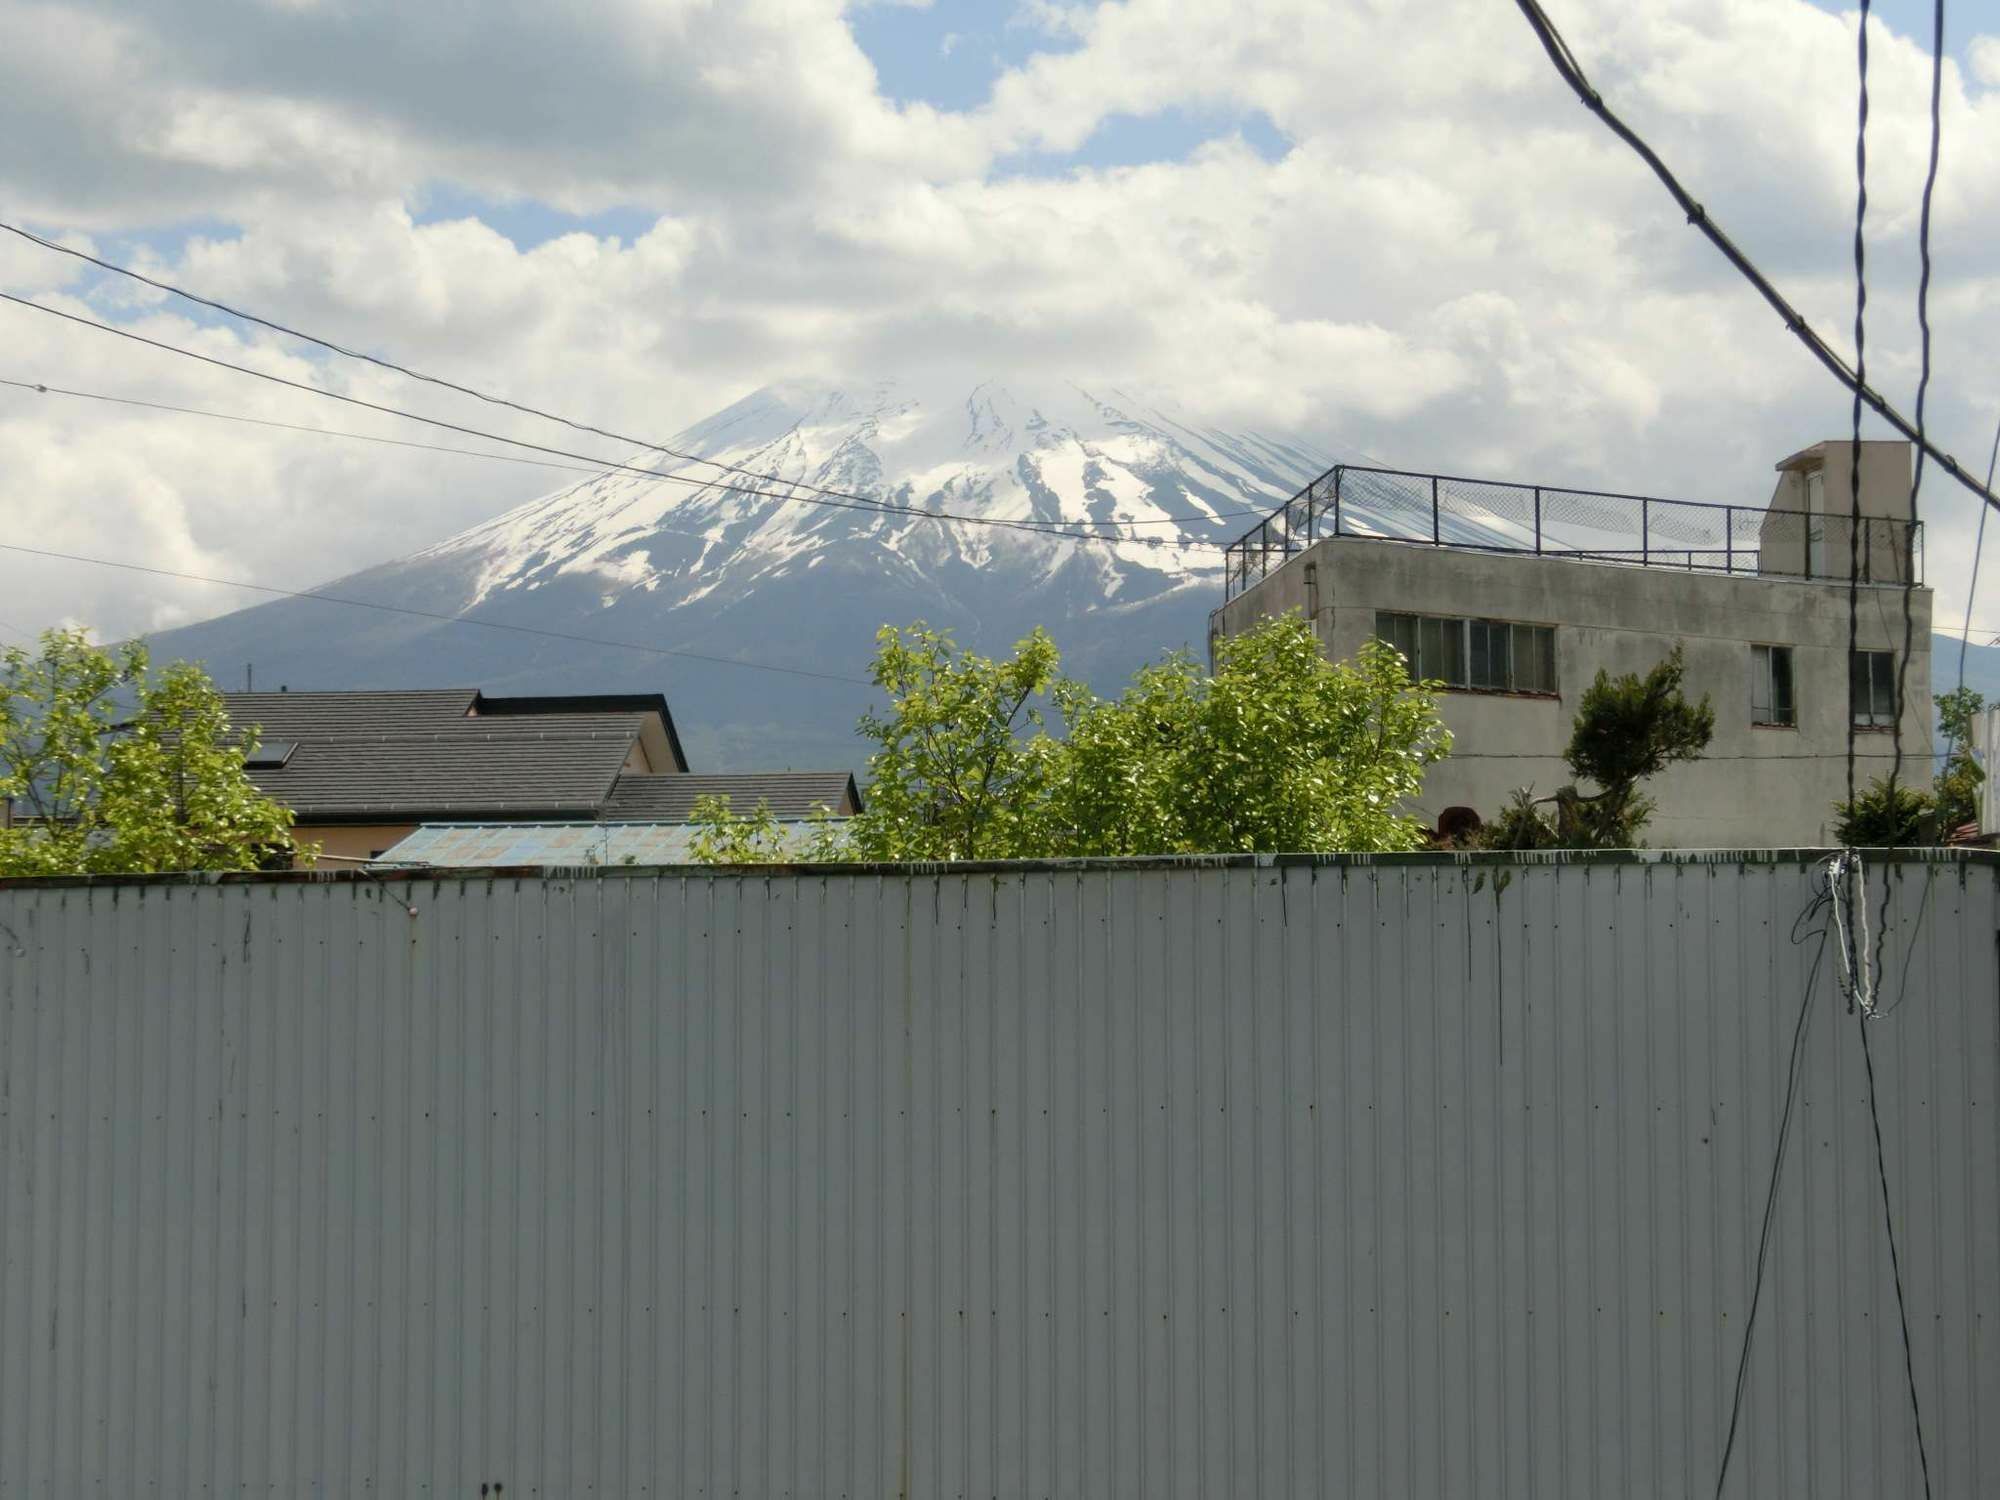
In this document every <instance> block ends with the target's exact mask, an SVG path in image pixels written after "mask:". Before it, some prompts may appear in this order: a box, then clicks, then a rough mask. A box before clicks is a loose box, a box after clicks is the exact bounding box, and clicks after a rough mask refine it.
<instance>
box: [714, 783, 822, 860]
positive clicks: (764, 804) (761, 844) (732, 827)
mask: <svg viewBox="0 0 2000 1500" xmlns="http://www.w3.org/2000/svg"><path fill="white" fill-rule="evenodd" d="M688 822H690V823H692V824H693V825H694V827H695V833H694V836H693V838H692V839H691V840H689V845H688V853H689V854H690V855H691V856H692V858H693V859H694V861H695V863H697V864H703V865H764V864H775V863H792V862H798V863H824V862H826V861H828V860H837V859H843V858H847V857H848V844H847V837H846V835H845V834H844V833H843V832H842V831H841V829H840V826H839V824H838V823H837V822H836V821H835V820H834V818H833V815H832V810H831V809H829V808H826V807H820V808H817V809H816V810H815V811H814V815H813V820H812V826H811V828H810V829H809V830H808V831H807V832H806V833H805V835H804V836H803V837H791V836H788V835H787V834H786V831H785V827H784V825H783V824H782V823H780V822H779V821H778V819H777V817H776V816H775V815H774V814H773V813H772V811H771V804H770V802H769V800H768V799H766V798H763V797H759V798H758V799H757V806H756V808H755V809H754V810H753V811H751V812H749V813H739V812H736V811H735V810H734V809H733V808H732V807H731V806H730V799H729V798H728V796H726V795H724V796H719V797H715V796H711V797H697V798H696V799H695V803H694V807H693V809H692V810H691V812H690V814H689V816H688Z"/></svg>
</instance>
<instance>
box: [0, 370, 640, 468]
mask: <svg viewBox="0 0 2000 1500" xmlns="http://www.w3.org/2000/svg"><path fill="white" fill-rule="evenodd" d="M0 385H9V386H13V387H14V388H15V389H16V390H23V391H34V392H35V393H36V394H38V395H43V396H75V397H77V398H79V399H80V400H84V401H106V402H110V403H111V404H112V405H115V406H138V407H144V408H145V409H146V410H147V411H163V412H172V413H174V414H175V415H177V416H183V417H212V418H214V419H215V420H216V421H218V422H246V423H248V424H250V425H251V426H253V427H276V428H279V429H281V430H283V431H285V432H307V433H311V434H312V435H313V436H315V437H335V438H347V439H349V440H351V441H353V442H359V443H386V444H388V445H389V446H390V447H392V448H419V449H422V450H423V451H424V452H426V453H458V454H463V455H464V456H465V457H467V458H492V459H498V460H499V461H500V462H501V463H506V464H532V465H533V466H534V467H536V468H538V469H562V470H565V471H566V472H568V473H571V474H602V473H604V472H605V471H604V470H603V469H601V468H590V467H586V466H585V465H583V464H563V463H557V462H555V461H554V460H553V459H546V458H523V457H521V456H520V455H519V454H516V453H488V452H486V451H485V450H483V449H480V448H452V447H447V446H446V445H444V444H442V443H413V442H411V441H409V440H408V439H407V438H392V437H379V436H377V435H376V434H374V433H371V432H344V431H342V430H341V429H339V428H337V427H308V426H306V425H305V424H304V423H303V422H276V421H273V420H271V419H270V418H269V417H251V416H245V415H243V414H242V413H241V412H233V411H209V410H205V409H204V408H202V407H198V406H174V405H172V404H170V403H168V402H165V401H142V400H140V399H139V398H138V397H137V396H107V395H105V394H104V393H103V392H102V391H78V390H71V389H69V388H68V387H66V386H60V385H48V384H45V383H44V382H42V381H39V380H8V379H6V378H4V377H0Z"/></svg>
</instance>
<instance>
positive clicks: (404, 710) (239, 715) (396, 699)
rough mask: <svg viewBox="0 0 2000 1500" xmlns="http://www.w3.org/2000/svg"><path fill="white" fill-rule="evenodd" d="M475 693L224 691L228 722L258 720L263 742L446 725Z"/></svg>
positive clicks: (462, 713)
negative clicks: (362, 731)
mask: <svg viewBox="0 0 2000 1500" xmlns="http://www.w3.org/2000/svg"><path fill="white" fill-rule="evenodd" d="M478 697H479V692H478V690H477V689H476V688H427V689H423V690H421V691H416V692H401V693H224V694H223V695H222V698H223V701H224V702H225V703H227V704H228V705H229V722H230V723H232V724H240V725H250V724H261V725H263V727H264V738H265V739H267V740H298V739H307V738H310V737H312V736H314V735H324V734H338V733H346V732H351V731H354V730H364V731H367V732H369V733H379V734H386V733H389V732H391V731H393V730H398V729H426V730H441V729H449V728H451V727H452V726H453V725H455V724H461V723H463V722H464V721H465V717H466V715H467V714H468V713H470V712H471V710H472V705H473V703H474V701H475V700H476V699H477V698H478Z"/></svg>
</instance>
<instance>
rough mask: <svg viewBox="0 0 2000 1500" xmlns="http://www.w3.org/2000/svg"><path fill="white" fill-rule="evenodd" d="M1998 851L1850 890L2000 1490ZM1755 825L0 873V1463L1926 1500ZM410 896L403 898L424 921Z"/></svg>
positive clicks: (276, 1487) (1921, 1195) (1949, 1404)
mask: <svg viewBox="0 0 2000 1500" xmlns="http://www.w3.org/2000/svg"><path fill="white" fill-rule="evenodd" d="M1996 871H2000V866H1996V864H1995V862H1994V861H1993V860H1992V859H1991V858H1990V857H1975V858H1970V859H1966V858H1951V859H1945V858H1939V859H1934V860H1914V859H1913V860H1910V861H1907V862H1901V863H1895V864H1887V865H1880V866H1876V867H1875V868H1874V870H1873V873H1872V876H1871V880H1872V882H1873V884H1872V893H1873V898H1874V900H1875V901H1877V902H1880V901H1881V900H1882V899H1883V896H1884V893H1885V892H1886V893H1887V895H1888V898H1889V899H1888V904H1887V907H1886V923H1884V924H1882V925H1884V926H1885V927H1886V936H1885V941H1884V946H1883V982H1882V989H1883V1004H1884V1007H1885V1009H1886V1010H1887V1012H1888V1013H1887V1014H1886V1015H1885V1016H1884V1017H1883V1019H1881V1020H1880V1021H1878V1022H1875V1023H1872V1025H1871V1029H1870V1032H1869V1037H1870V1041H1871V1043H1872V1044H1873V1049H1874V1055H1875V1062H1876V1067H1877V1074H1878V1078H1877V1081H1878V1085H1879V1089H1880V1097H1881V1110H1882V1132H1883V1141H1884V1145H1885V1148H1886V1160H1887V1169H1888V1179H1889V1182H1890V1185H1891V1188H1892V1190H1893V1195H1894V1202H1895V1214H1896V1225H1897V1231H1898V1234H1899V1236H1900V1249H1901V1252H1902V1262H1903V1267H1902V1268H1903V1276H1904V1283H1905V1290H1906V1292H1907V1295H1908V1298H1909V1314H1910V1325H1911V1331H1912V1336H1913V1339H1914V1347H1915V1368H1916V1375H1917V1380H1918V1385H1919V1389H1920V1393H1921V1396H1922V1402H1923V1416H1924V1423H1925V1435H1926V1437H1927V1439H1928V1445H1929V1454H1930V1459H1931V1465H1932V1471H1933V1477H1934V1480H1935V1483H1936V1492H1937V1493H1938V1494H1939V1495H1951V1496H1974V1495H1989V1494H1993V1493H1996V1492H2000V1454H1996V1451H1995V1450H1996V1447H2000V1438H1995V1437H1993V1436H1991V1435H1986V1436H1982V1434H1981V1431H1980V1426H1979V1418H1980V1414H1981V1413H1982V1412H1983V1413H1986V1414H1988V1415H1990V1414H1991V1413H1993V1412H1994V1411H2000V1340H1996V1339H1995V1337H1994V1333H1993V1330H1994V1329H1995V1328H1996V1327H2000V1077H1996V1075H2000V998H1997V997H2000V971H1997V970H1996V931H1997V930H2000V903H1996ZM1813 880H1814V874H1813V870H1812V867H1811V865H1810V863H1809V862H1808V861H1806V860H1804V859H1801V858H1791V857H1784V856H1778V857H1766V858H1761V859H1754V860H1753V859H1730V858H1710V859H1679V860H1677V859H1664V860H1654V861H1640V862H1616V861H1613V862H1590V861H1585V862H1569V863H1565V862H1562V861H1545V862H1527V863H1517V864H1499V863H1491V862H1486V863H1464V862H1455V861H1452V860H1449V859H1436V860H1410V861H1380V862H1367V861H1347V862H1343V861H1304V860H1301V861H1294V862H1277V863H1271V862H1264V863H1255V862H1234V863H1230V862H1208V863H1205V864H1204V863H1199V862H1191V863H1185V864H1180V865H1140V864H1130V865H1104V866H1088V867H1077V868H1068V867H1021V868H1008V869H981V870H969V871H950V870H947V871H943V872H933V871H923V872H883V871H857V872H843V873H824V874H822V873H804V874H793V873H783V872H778V873H772V874H769V875H764V874H755V875H733V874H710V873H705V872H686V871H665V872H643V871H639V872H634V871H626V870H616V871H606V872H603V873H601V874H598V875H595V876H585V877H578V878H543V877H539V876H527V875H515V874H506V875H500V876H490V877H489V876H469V877H465V878H458V877H453V878H423V879H401V878H398V879H390V880H379V881H378V880H369V879H358V878H341V879H338V880H325V879H318V880H310V881H307V880H271V881H243V882H226V881H225V882H192V883H179V882H159V883H149V884H115V883H113V884H98V885H68V886H61V885H45V886H28V885H22V886H14V887H6V888H0V1495H19V1496H37V1497H39V1496H51V1495H55V1496H69V1495H93V1494H107V1495H136V1494H161V1495H168V1494H173V1495H192V1494H201V1493H212V1494H226V1493H260V1494H305V1493H316V1494H318V1493H323V1494H343V1495H345V1494H362V1493H371V1492H372V1493H382V1494H394V1495H406V1494H425V1493H428V1494H433V1495H440V1496H443V1495H474V1494H477V1493H478V1492H479V1486H480V1485H481V1484H482V1483H497V1484H504V1485H505V1487H506V1488H505V1492H504V1493H505V1494H507V1495H517V1494H518V1495H535V1494H541V1495H566V1496H567V1495H580V1494H589V1493H597V1494H606V1495H644V1494H652V1495H677V1496H678V1495H697V1494H708V1495H712V1496H728V1495H732V1494H734V1495H744V1496H749V1495H760V1496H765V1495H773V1496H775V1495H794V1496H820V1495H827V1496H861V1495H908V1496H949V1497H957V1496H989V1495H990V1496H1055V1495H1076V1496H1093V1497H1095V1496H1135V1497H1138V1496H1144V1497H1153V1496H1160V1495H1168V1496H1215V1495H1231V1496H1259V1495H1270V1496H1289V1495H1355V1496H1365V1495H1384V1496H1387V1495H1399V1496H1400V1495H1454V1496H1456V1495H1482V1496H1484V1495H1502V1496H1521V1497H1530V1496H1532V1497H1553V1496H1577V1497H1586V1496H1587V1497H1600V1496H1604V1495H1620V1496H1644V1495H1662V1496H1665V1495H1685V1494H1689V1493H1707V1492H1709V1491H1710V1490H1711V1489H1712V1487H1713V1485H1714V1479H1715V1472H1716V1466H1717V1463H1718V1461H1719V1457H1720V1453H1721V1448H1722V1444H1723V1439H1724V1433H1725V1430H1726V1427H1727V1423H1728V1417H1729V1408H1730V1395H1731V1390H1732V1386H1733V1383H1734V1379H1735V1370H1736V1360H1737V1356H1738V1351H1739V1349H1740V1347H1741V1342H1742V1336H1743V1329H1744V1320H1745V1316H1746V1312H1747V1306H1748V1300H1749V1296H1750V1290H1751V1284H1752V1276H1753V1269H1754V1258H1755V1253H1756V1246H1757V1235H1758V1228H1759V1224H1760V1221H1761V1217H1762V1214H1763V1208H1764V1201H1765V1193H1766V1186H1767V1183H1768V1180H1769V1174H1770V1170H1771V1162H1772V1156H1773V1148H1774V1142H1775V1137H1776V1131H1777V1128H1778V1123H1779V1115H1780V1106H1781V1102H1782V1099H1783V1096H1784V1083H1785V1076H1786V1061H1787V1056H1788V1049H1789V1046H1790V1041H1791V1035H1792V1026H1793V1022H1794V1019H1795V1017H1796V1015H1797V1013H1798V1007H1799V1004H1800V1001H1801V997H1802V996H1803V995H1804V993H1805V992H1806V986H1807V983H1808V978H1809V976H1812V979H1813V983H1814V985H1815V989H1814V1000H1813V1010H1812V1012H1811V1016H1810V1023H1809V1029H1808V1031H1807V1034H1806V1043H1805V1045H1806V1053H1805V1062H1804V1068H1803V1075H1802V1077H1803V1081H1802V1086H1801V1091H1800V1096H1799V1100H1798V1105H1797V1110H1796V1114H1795V1118H1794V1125H1793V1136H1792V1140H1791V1146H1790V1153H1789V1156H1788V1159H1787V1162H1786V1168H1785V1176H1784V1179H1783V1188H1782V1192H1781V1195H1780V1198H1779V1205H1778V1216H1777V1220H1776V1224H1775V1229H1774V1238H1773V1245H1772V1252H1771V1257H1770V1264H1769V1268H1768V1271H1767V1274H1766V1281H1765V1289H1764V1302H1763V1307H1762V1310H1761V1312H1760V1314H1759V1324H1758V1330H1757V1340H1756V1344H1755V1352H1754V1356H1753V1359H1752V1362H1751V1373H1750V1381H1749V1387H1748V1391H1747V1395H1746V1402H1745V1408H1744V1418H1743V1425H1742V1431H1741V1434H1740V1436H1739V1439H1738V1452H1737V1455H1736V1467H1735V1470H1734V1475H1733V1479H1732V1492H1733V1493H1735V1494H1740V1495H1775V1494H1813V1495H1820V1496H1840V1497H1844V1496H1856V1497H1859V1496H1874V1495H1879V1494H1885V1493H1895V1494H1904V1493H1913V1492H1915V1489H1916V1485H1917V1479H1916V1475H1917V1467H1916V1466H1917V1458H1916V1449H1915V1443H1914V1431H1913V1426H1912V1421H1911V1415H1910V1410H1909V1402H1908V1399H1907V1395H1906V1391H1905V1385H1904V1375H1903V1357H1902V1343H1901V1334H1900V1325H1899V1321H1898V1317H1897V1309H1896V1304H1895V1297H1894V1292H1893V1285H1892V1282H1891V1279H1890V1274H1889V1264H1888V1254H1887V1246H1886V1241H1885V1238H1884V1233H1883V1224H1882V1208H1881V1203H1880V1198H1879V1192H1880V1189H1879V1187H1878V1184H1877V1177H1876V1162H1875V1154H1874V1136H1873V1131H1872V1127H1871V1123H1870V1116H1869V1111H1868V1108H1867V1095H1866V1085H1865V1080H1864V1076H1863V1073H1862V1068H1861V1051H1860V1045H1859V1026H1860V1024H1861V1023H1860V1022H1859V1021H1858V1020H1857V1019H1856V1018H1854V1017H1852V1016H1850V1015H1849V1014H1848V1012H1847V1011H1846V1009H1845V1007H1844V1005H1843V1003H1842V1001H1841V998H1840V996H1839V994H1838V992H1837V988H1836V984H1835V979H1834V974H1833V964H1832V956H1831V954H1830V953H1829V954H1828V955H1827V958H1826V961H1825V962H1824V963H1823V964H1821V965H1820V966H1819V968H1818V970H1817V973H1816V974H1815V973H1814V953H1815V949H1816V947H1817V939H1816V938H1815V937H1812V936H1811V933H1812V932H1813V931H1814V930H1816V929H1814V928H1811V927H1809V928H1807V929H1804V930H1803V931H1804V933H1805V940H1804V941H1795V940H1794V939H1795V937H1798V936H1800V933H1798V932H1795V924H1796V923H1797V922H1798V921H1799V919H1800V916H1801V913H1802V912H1805V911H1806V910H1807V908H1808V905H1809V902H1810V900H1811V897H1812V887H1813ZM412 911H413V912H414V914H412Z"/></svg>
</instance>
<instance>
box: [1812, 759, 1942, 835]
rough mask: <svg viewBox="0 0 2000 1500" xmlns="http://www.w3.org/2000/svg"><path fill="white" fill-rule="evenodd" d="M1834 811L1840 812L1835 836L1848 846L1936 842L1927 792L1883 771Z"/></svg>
mask: <svg viewBox="0 0 2000 1500" xmlns="http://www.w3.org/2000/svg"><path fill="white" fill-rule="evenodd" d="M1834 811H1835V812H1836V813H1838V814H1839V816H1838V818H1837V819H1836V821H1835V823H1834V827H1833V833H1834V837H1835V838H1837V839H1839V840H1840V842H1841V843H1842V844H1843V845H1846V846H1848V847H1850V848H1857V849H1897V848H1901V849H1907V848H1911V847H1913V846H1915V845H1918V844H1930V843H1935V842H1936V841H1937V837H1938V817H1937V804H1936V802H1935V801H1934V800H1933V799H1932V797H1931V795H1930V793H1929V792H1923V791H1919V790H1917V788H1915V787H1912V786H1905V785H1903V784H1902V783H1900V782H1897V781H1895V780H1893V779H1892V778H1891V777H1890V776H1889V775H1888V774H1887V773H1886V772H1885V773H1884V774H1883V775H1880V776H1877V777H1876V778H1875V779H1874V780H1873V781H1871V782H1869V783H1868V786H1867V787H1866V789H1865V790H1863V791H1862V792H1861V793H1860V794H1859V795H1858V796H1856V797H1855V799H1854V800H1853V801H1852V802H1840V803H1836V804H1835V805H1834Z"/></svg>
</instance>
